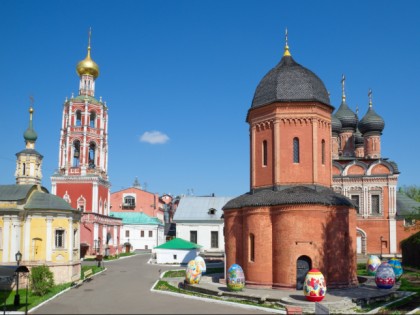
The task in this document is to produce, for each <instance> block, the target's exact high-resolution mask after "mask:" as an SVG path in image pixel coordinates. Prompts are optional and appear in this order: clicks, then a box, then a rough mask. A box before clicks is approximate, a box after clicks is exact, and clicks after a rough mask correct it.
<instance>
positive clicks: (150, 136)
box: [140, 131, 169, 144]
mask: <svg viewBox="0 0 420 315" xmlns="http://www.w3.org/2000/svg"><path fill="white" fill-rule="evenodd" d="M140 141H141V142H147V143H150V144H164V143H166V142H168V141H169V137H168V136H167V135H165V134H164V133H162V132H160V131H146V132H145V133H143V134H142V135H141V136H140Z"/></svg>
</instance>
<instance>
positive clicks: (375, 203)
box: [370, 195, 381, 214]
mask: <svg viewBox="0 0 420 315" xmlns="http://www.w3.org/2000/svg"><path fill="white" fill-rule="evenodd" d="M370 198H371V213H372V214H380V213H381V212H380V207H379V195H372V196H371V197H370Z"/></svg>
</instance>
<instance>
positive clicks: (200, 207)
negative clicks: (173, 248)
mask: <svg viewBox="0 0 420 315" xmlns="http://www.w3.org/2000/svg"><path fill="white" fill-rule="evenodd" d="M232 198H233V197H191V196H187V197H182V198H181V200H180V201H179V205H178V208H177V209H176V212H175V215H174V218H173V220H174V222H179V221H212V220H222V219H221V216H222V214H223V211H222V208H223V206H224V205H225V204H226V203H227V202H228V201H229V200H231V199H232ZM210 209H214V210H215V211H214V214H212V212H211V211H210Z"/></svg>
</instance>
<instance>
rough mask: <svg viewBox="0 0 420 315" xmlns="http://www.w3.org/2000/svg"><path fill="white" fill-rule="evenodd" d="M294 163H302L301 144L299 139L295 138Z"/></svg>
mask: <svg viewBox="0 0 420 315" xmlns="http://www.w3.org/2000/svg"><path fill="white" fill-rule="evenodd" d="M293 163H294V164H298V163H300V143H299V138H298V137H294V138H293Z"/></svg>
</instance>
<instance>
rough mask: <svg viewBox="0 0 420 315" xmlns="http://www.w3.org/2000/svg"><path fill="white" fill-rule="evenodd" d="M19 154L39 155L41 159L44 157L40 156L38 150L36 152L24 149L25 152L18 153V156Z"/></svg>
mask: <svg viewBox="0 0 420 315" xmlns="http://www.w3.org/2000/svg"><path fill="white" fill-rule="evenodd" d="M19 154H31V155H38V156H40V157H41V158H42V157H43V156H42V154H40V153H39V152H38V151H37V150H34V149H24V150H22V151H20V152H18V153H16V155H19Z"/></svg>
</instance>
